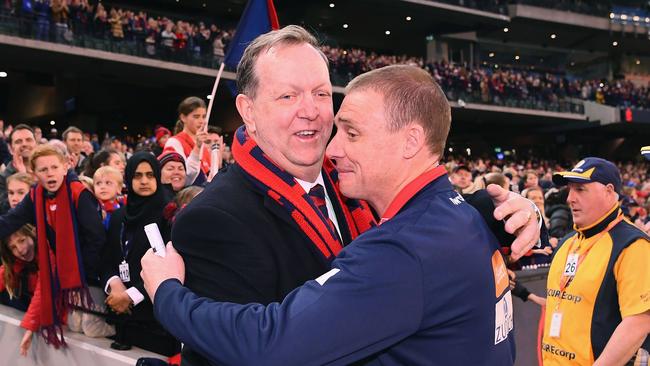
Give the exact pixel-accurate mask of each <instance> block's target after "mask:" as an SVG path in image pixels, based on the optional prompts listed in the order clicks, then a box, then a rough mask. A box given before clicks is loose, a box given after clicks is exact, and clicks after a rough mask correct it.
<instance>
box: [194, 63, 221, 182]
mask: <svg viewBox="0 0 650 366" xmlns="http://www.w3.org/2000/svg"><path fill="white" fill-rule="evenodd" d="M224 66H225V64H224V63H223V62H221V66H219V72H218V73H217V78H216V79H215V80H214V85H213V86H212V93H211V94H210V100H209V101H208V110H207V111H206V113H205V124H204V125H203V128H202V130H203V132H208V124H210V114H211V113H212V105H213V104H214V99H215V97H216V95H217V86H219V81H220V80H221V74H222V73H223V68H224ZM206 149H209V147H208V146H206V145H205V144H203V145H201V152H200V153H199V166H202V164H203V154H204V152H205V150H206ZM208 152H210V150H208ZM211 165H214V162H212V164H211ZM217 166H218V165H217ZM211 168H212V167H211ZM210 170H212V169H210ZM215 174H216V172H213V171H210V176H209V177H206V179H207V180H208V182H209V181H211V180H212V177H214V175H215Z"/></svg>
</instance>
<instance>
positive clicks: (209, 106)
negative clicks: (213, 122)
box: [203, 62, 225, 132]
mask: <svg viewBox="0 0 650 366" xmlns="http://www.w3.org/2000/svg"><path fill="white" fill-rule="evenodd" d="M224 66H225V64H224V63H223V62H222V63H221V66H219V72H218V73H217V78H216V79H215V80H214V85H213V86H212V94H210V100H209V101H208V110H207V112H206V114H205V125H203V132H207V131H208V124H210V113H211V112H212V103H214V98H215V96H216V95H217V86H218V85H219V81H220V80H221V74H222V73H223V68H224Z"/></svg>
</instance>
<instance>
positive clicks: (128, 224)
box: [103, 152, 180, 356]
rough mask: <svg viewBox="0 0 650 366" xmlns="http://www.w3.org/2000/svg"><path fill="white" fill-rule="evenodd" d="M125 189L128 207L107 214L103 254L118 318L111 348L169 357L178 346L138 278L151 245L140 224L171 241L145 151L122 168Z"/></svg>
mask: <svg viewBox="0 0 650 366" xmlns="http://www.w3.org/2000/svg"><path fill="white" fill-rule="evenodd" d="M126 185H127V189H128V200H127V204H126V206H124V207H122V208H120V209H119V210H117V211H115V212H114V213H113V215H112V216H111V220H110V223H109V228H108V244H107V245H106V248H105V252H104V256H103V258H104V259H105V264H106V267H105V269H104V271H103V279H104V283H105V287H104V289H105V291H106V293H107V294H108V298H107V299H106V304H107V305H108V306H109V307H110V308H111V309H112V310H113V312H114V313H115V314H116V315H115V316H114V317H113V318H114V321H115V323H116V331H117V334H116V341H115V342H114V343H113V344H112V345H111V347H113V348H116V349H128V348H130V346H131V345H135V346H138V347H140V348H144V349H146V350H149V351H152V352H156V353H160V354H164V355H167V356H170V355H173V354H176V353H178V352H179V350H180V344H179V343H178V342H177V341H176V340H175V339H174V338H173V337H172V336H170V335H169V334H168V333H167V332H166V331H165V330H164V329H163V328H162V327H161V326H160V325H159V324H158V322H157V321H156V319H155V318H154V315H153V306H152V304H151V301H150V300H149V298H148V297H147V296H146V292H145V289H144V284H143V282H142V279H141V278H140V271H141V266H140V259H141V258H142V256H143V255H144V254H145V252H146V251H147V250H148V249H149V247H150V246H149V241H148V240H147V236H146V234H145V232H144V226H145V225H148V224H152V223H156V224H157V225H158V227H159V228H160V232H161V234H162V237H163V240H164V241H165V242H167V241H168V240H169V239H170V228H169V225H168V223H167V221H166V220H165V219H164V218H163V208H164V207H165V205H166V204H167V203H168V202H169V201H170V198H169V197H168V195H167V194H166V190H165V189H163V187H162V182H161V179H160V165H159V164H158V160H156V158H155V157H154V156H153V155H152V154H150V153H148V152H138V153H136V154H135V155H133V156H132V157H131V158H130V159H129V161H128V163H127V166H126Z"/></svg>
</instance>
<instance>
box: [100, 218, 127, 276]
mask: <svg viewBox="0 0 650 366" xmlns="http://www.w3.org/2000/svg"><path fill="white" fill-rule="evenodd" d="M121 225H122V215H121V211H116V212H114V213H113V214H112V215H111V218H110V222H109V225H108V233H107V235H106V245H104V247H103V248H102V251H101V258H102V260H101V268H100V271H101V272H100V282H101V284H102V287H106V285H107V282H108V280H109V279H111V277H113V276H118V277H119V271H118V268H119V264H120V262H121V261H122V253H121V249H120V245H121V243H120V230H121Z"/></svg>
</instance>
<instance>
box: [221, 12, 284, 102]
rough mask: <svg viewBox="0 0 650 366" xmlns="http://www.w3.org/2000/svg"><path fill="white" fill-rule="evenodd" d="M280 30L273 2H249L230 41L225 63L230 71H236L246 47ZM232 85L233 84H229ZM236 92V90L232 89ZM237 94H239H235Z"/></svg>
mask: <svg viewBox="0 0 650 366" xmlns="http://www.w3.org/2000/svg"><path fill="white" fill-rule="evenodd" d="M275 29H280V23H279V22H278V15H277V14H276V13H275V6H274V5H273V0H249V1H248V4H246V9H244V13H243V14H242V16H241V19H239V24H237V30H236V31H235V36H234V37H233V39H232V40H231V41H230V45H229V46H228V51H227V52H226V57H225V58H224V63H225V64H226V67H227V68H228V69H230V70H235V69H236V68H237V64H239V60H241V58H242V55H243V54H244V50H245V49H246V47H247V46H248V45H249V44H250V43H251V41H253V40H254V39H255V38H257V36H259V35H261V34H264V33H267V32H270V31H271V30H275ZM229 84H231V83H229ZM231 90H233V91H234V88H232V87H231ZM234 94H237V93H234Z"/></svg>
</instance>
